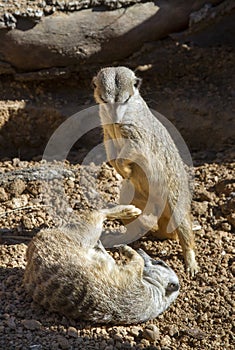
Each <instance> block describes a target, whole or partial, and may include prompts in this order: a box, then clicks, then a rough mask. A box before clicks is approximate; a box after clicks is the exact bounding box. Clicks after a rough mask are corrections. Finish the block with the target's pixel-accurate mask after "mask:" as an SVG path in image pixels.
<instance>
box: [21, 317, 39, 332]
mask: <svg viewBox="0 0 235 350" xmlns="http://www.w3.org/2000/svg"><path fill="white" fill-rule="evenodd" d="M21 323H22V325H23V326H24V328H26V329H29V330H30V331H34V330H37V329H40V328H41V325H42V324H41V323H40V322H39V321H37V320H34V319H31V320H22V321H21Z"/></svg>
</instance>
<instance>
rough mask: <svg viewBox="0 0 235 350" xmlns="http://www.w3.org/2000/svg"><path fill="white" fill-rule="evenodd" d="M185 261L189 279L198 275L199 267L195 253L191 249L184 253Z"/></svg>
mask: <svg viewBox="0 0 235 350" xmlns="http://www.w3.org/2000/svg"><path fill="white" fill-rule="evenodd" d="M185 260H186V271H187V273H188V274H189V275H190V276H191V277H194V276H195V275H196V274H197V273H198V271H199V267H198V264H197V262H196V259H195V253H194V251H193V250H192V249H191V250H189V251H188V252H186V256H185Z"/></svg>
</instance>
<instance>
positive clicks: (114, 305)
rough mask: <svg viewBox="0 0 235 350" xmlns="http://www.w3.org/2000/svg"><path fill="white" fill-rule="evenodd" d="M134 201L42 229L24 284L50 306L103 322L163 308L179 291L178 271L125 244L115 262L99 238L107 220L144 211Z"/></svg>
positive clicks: (148, 315) (142, 316)
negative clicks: (71, 224)
mask: <svg viewBox="0 0 235 350" xmlns="http://www.w3.org/2000/svg"><path fill="white" fill-rule="evenodd" d="M140 212H141V211H140V210H139V209H137V208H135V207H134V206H132V205H127V206H125V205H118V206H116V207H114V208H111V209H103V210H99V211H94V212H92V213H90V214H89V215H87V218H86V220H83V221H81V222H80V223H78V224H76V225H75V226H74V227H67V228H63V229H46V230H42V231H40V232H39V233H38V234H37V235H36V236H35V237H34V238H33V239H32V241H31V242H30V244H29V246H28V249H27V254H26V257H27V265H26V269H25V274H24V285H25V288H26V290H27V291H28V293H29V294H30V295H31V296H32V298H33V300H34V301H35V302H37V303H39V304H41V305H42V306H44V307H45V308H46V309H49V310H50V311H56V312H58V313H60V314H63V315H65V316H67V317H71V318H75V319H76V318H80V317H81V318H83V319H84V320H89V321H93V322H100V323H120V324H124V323H138V322H143V321H146V320H148V319H152V318H155V317H156V316H157V315H159V314H160V313H162V312H163V311H165V310H166V309H167V308H168V307H169V306H170V304H171V303H172V302H173V301H174V300H175V299H176V297H177V295H178V293H179V280H178V278H177V276H176V274H175V272H174V271H173V270H172V269H171V268H170V267H169V266H167V265H166V264H165V263H164V262H163V261H161V260H153V259H151V258H150V256H148V255H147V254H146V253H145V252H144V251H143V250H141V249H139V250H138V252H136V251H135V250H133V249H132V248H130V247H128V246H121V247H120V251H121V254H122V255H123V256H124V257H125V258H127V259H128V260H127V262H125V263H124V262H123V263H122V264H117V263H116V261H115V260H114V259H113V258H112V257H111V255H109V254H108V252H107V251H106V250H105V249H104V247H103V245H102V244H101V242H100V241H98V240H99V237H100V235H101V233H102V226H103V222H104V220H105V219H116V218H121V219H128V218H132V217H135V216H137V215H139V214H140Z"/></svg>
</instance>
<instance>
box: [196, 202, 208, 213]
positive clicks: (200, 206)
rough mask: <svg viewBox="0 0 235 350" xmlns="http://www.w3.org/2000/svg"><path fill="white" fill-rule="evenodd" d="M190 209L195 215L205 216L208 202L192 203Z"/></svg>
mask: <svg viewBox="0 0 235 350" xmlns="http://www.w3.org/2000/svg"><path fill="white" fill-rule="evenodd" d="M192 208H193V210H194V211H195V213H196V214H198V215H204V216H205V215H206V213H207V210H208V202H206V201H203V202H196V201H193V202H192Z"/></svg>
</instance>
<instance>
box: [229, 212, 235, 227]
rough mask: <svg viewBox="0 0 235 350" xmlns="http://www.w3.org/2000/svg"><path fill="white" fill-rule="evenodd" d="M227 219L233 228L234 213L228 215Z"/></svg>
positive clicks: (234, 224) (234, 223) (234, 225)
mask: <svg viewBox="0 0 235 350" xmlns="http://www.w3.org/2000/svg"><path fill="white" fill-rule="evenodd" d="M227 220H228V222H229V223H230V224H231V225H232V226H233V227H234V228H235V213H231V214H230V215H228V216H227Z"/></svg>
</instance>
